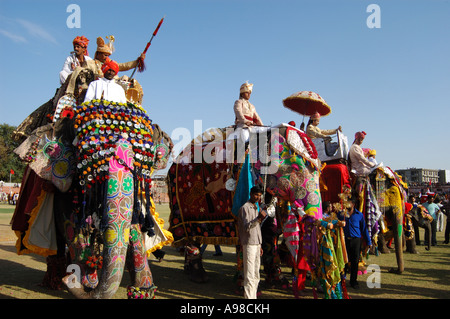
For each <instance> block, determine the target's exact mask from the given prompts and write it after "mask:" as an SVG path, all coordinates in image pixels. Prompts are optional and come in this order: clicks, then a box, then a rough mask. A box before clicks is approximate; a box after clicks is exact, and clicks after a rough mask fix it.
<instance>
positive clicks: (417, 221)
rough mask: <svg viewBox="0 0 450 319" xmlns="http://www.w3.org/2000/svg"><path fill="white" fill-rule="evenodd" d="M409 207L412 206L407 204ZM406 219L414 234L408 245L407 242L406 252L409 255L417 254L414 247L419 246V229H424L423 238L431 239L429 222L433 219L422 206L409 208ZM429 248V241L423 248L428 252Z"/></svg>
mask: <svg viewBox="0 0 450 319" xmlns="http://www.w3.org/2000/svg"><path fill="white" fill-rule="evenodd" d="M408 204H409V203H407V205H408ZM409 206H412V205H411V204H409ZM407 217H408V218H409V220H410V222H411V224H412V228H413V233H414V239H411V240H410V243H409V245H408V242H407V251H409V252H411V253H417V251H416V245H420V235H419V227H420V228H423V229H425V238H431V237H430V236H431V222H432V221H433V217H431V215H430V214H429V213H428V212H427V210H426V208H425V207H424V206H422V205H415V206H412V207H410V208H409V211H408V213H407ZM427 234H428V235H427ZM430 248H431V240H429V241H428V244H427V245H426V246H425V249H426V250H430Z"/></svg>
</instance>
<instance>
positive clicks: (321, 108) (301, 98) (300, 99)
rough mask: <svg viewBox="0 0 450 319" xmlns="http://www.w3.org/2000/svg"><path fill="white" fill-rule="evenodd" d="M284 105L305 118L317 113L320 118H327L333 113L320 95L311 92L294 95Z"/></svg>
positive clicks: (285, 100) (286, 99) (284, 101)
mask: <svg viewBox="0 0 450 319" xmlns="http://www.w3.org/2000/svg"><path fill="white" fill-rule="evenodd" d="M283 105H284V106H285V107H287V108H288V109H291V110H292V111H294V112H297V113H300V114H302V115H305V116H311V115H313V114H314V113H316V112H318V113H319V114H320V116H327V115H329V114H330V113H331V107H330V106H329V105H328V104H327V102H325V100H324V99H323V98H322V97H321V96H320V95H319V94H317V93H314V92H311V91H300V92H297V93H294V94H292V95H291V96H288V97H287V98H285V99H284V100H283Z"/></svg>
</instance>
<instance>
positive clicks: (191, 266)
mask: <svg viewBox="0 0 450 319" xmlns="http://www.w3.org/2000/svg"><path fill="white" fill-rule="evenodd" d="M184 272H185V273H186V274H189V275H190V279H191V280H192V281H194V282H197V283H204V282H207V281H208V280H209V278H208V274H207V273H206V271H205V269H204V268H203V261H202V254H200V248H199V245H198V244H188V245H186V247H185V259H184Z"/></svg>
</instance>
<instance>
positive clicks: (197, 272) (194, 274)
mask: <svg viewBox="0 0 450 319" xmlns="http://www.w3.org/2000/svg"><path fill="white" fill-rule="evenodd" d="M190 279H191V280H192V281H194V282H198V283H205V282H207V281H208V279H209V278H208V274H207V273H206V271H205V269H204V268H203V263H202V260H201V259H200V258H198V259H194V260H192V261H191V265H190Z"/></svg>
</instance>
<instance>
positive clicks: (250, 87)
mask: <svg viewBox="0 0 450 319" xmlns="http://www.w3.org/2000/svg"><path fill="white" fill-rule="evenodd" d="M252 90H253V84H251V83H248V82H245V83H244V84H242V85H241V89H240V92H239V93H245V92H250V93H252Z"/></svg>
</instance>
